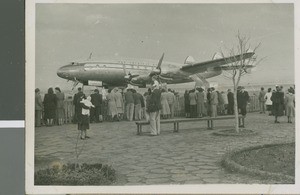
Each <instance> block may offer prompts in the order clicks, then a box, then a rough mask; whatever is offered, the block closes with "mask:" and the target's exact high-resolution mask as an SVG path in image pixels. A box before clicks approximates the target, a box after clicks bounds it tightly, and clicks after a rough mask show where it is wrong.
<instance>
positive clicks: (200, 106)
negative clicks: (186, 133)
mask: <svg viewBox="0 0 300 195" xmlns="http://www.w3.org/2000/svg"><path fill="white" fill-rule="evenodd" d="M196 95H197V114H198V117H202V116H203V114H204V109H205V108H204V92H203V89H202V88H198V92H197V93H196Z"/></svg>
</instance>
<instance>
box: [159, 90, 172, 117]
mask: <svg viewBox="0 0 300 195" xmlns="http://www.w3.org/2000/svg"><path fill="white" fill-rule="evenodd" d="M160 102H161V114H162V117H163V118H164V119H166V118H168V116H169V114H170V108H169V103H168V93H167V92H166V90H165V89H162V90H161V97H160Z"/></svg>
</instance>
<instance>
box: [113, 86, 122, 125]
mask: <svg viewBox="0 0 300 195" xmlns="http://www.w3.org/2000/svg"><path fill="white" fill-rule="evenodd" d="M114 91H115V97H116V106H117V111H118V119H122V118H123V113H124V109H123V107H124V103H123V96H122V94H121V92H120V90H119V89H118V88H115V89H114Z"/></svg>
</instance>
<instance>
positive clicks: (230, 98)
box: [227, 89, 234, 115]
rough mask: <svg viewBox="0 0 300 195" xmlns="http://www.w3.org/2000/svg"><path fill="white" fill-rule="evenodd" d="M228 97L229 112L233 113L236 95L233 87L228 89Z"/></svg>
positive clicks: (229, 113)
mask: <svg viewBox="0 0 300 195" xmlns="http://www.w3.org/2000/svg"><path fill="white" fill-rule="evenodd" d="M227 99H228V107H227V114H228V115H232V114H233V111H234V97H233V93H232V92H231V89H228V93H227Z"/></svg>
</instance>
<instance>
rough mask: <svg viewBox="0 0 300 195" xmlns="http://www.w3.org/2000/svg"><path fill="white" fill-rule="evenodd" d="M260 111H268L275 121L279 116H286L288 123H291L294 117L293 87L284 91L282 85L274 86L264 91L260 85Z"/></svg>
mask: <svg viewBox="0 0 300 195" xmlns="http://www.w3.org/2000/svg"><path fill="white" fill-rule="evenodd" d="M258 98H259V103H260V113H266V111H268V112H269V115H270V116H272V115H273V116H274V117H275V123H280V122H279V117H281V116H284V115H285V116H287V119H288V123H292V120H293V118H294V117H295V87H290V88H289V89H288V90H287V91H286V93H285V92H284V89H283V86H278V85H276V86H275V89H273V90H272V88H268V91H267V92H266V91H265V89H264V88H263V87H262V88H261V90H260V93H259V96H258Z"/></svg>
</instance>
